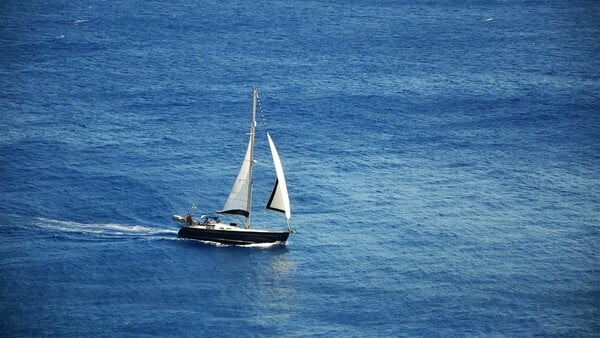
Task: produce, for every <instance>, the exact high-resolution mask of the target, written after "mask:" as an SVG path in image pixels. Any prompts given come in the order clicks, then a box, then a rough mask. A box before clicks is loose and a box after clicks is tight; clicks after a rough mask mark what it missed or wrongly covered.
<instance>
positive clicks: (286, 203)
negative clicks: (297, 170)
mask: <svg viewBox="0 0 600 338" xmlns="http://www.w3.org/2000/svg"><path fill="white" fill-rule="evenodd" d="M267 138H268V139H269V147H270V148H271V155H272V156H273V164H274V165H275V173H276V174H277V180H276V181H275V186H274V187H273V191H272V192H271V197H270V198H269V201H268V202H267V209H271V210H275V211H279V212H283V213H284V214H285V219H286V220H288V221H289V219H290V217H291V210H290V198H289V195H288V190H287V184H286V183H285V175H284V174H283V166H282V165H281V159H280V158H279V153H277V148H275V143H273V139H271V135H269V133H268V132H267Z"/></svg>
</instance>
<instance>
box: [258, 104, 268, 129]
mask: <svg viewBox="0 0 600 338" xmlns="http://www.w3.org/2000/svg"><path fill="white" fill-rule="evenodd" d="M256 99H257V100H256V102H257V103H258V111H259V112H260V120H261V122H262V125H263V128H265V132H269V129H268V128H267V119H266V118H265V111H264V110H263V107H262V104H261V103H260V96H258V97H257V98H256Z"/></svg>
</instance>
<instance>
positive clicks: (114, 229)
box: [34, 217, 177, 240]
mask: <svg viewBox="0 0 600 338" xmlns="http://www.w3.org/2000/svg"><path fill="white" fill-rule="evenodd" d="M34 226H37V227H40V228H43V229H49V230H54V231H59V232H64V233H76V234H84V235H91V236H95V237H102V238H111V239H114V238H151V239H169V240H171V239H177V230H170V229H161V228H153V227H148V226H142V225H125V224H115V223H79V222H73V221H61V220H54V219H48V218H42V217H38V218H34Z"/></svg>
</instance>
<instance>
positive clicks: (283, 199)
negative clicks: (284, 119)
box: [173, 87, 293, 245]
mask: <svg viewBox="0 0 600 338" xmlns="http://www.w3.org/2000/svg"><path fill="white" fill-rule="evenodd" d="M257 101H258V89H257V88H256V87H253V88H252V123H251V124H250V140H249V141H248V148H247V150H246V155H245V156H244V160H243V162H242V166H241V168H240V171H239V173H238V175H237V178H236V180H235V182H234V184H233V187H232V189H231V192H230V193H229V197H228V198H227V201H226V202H225V206H224V208H223V210H220V211H217V213H219V214H225V215H235V216H239V217H242V218H244V219H245V223H244V224H243V225H238V224H237V223H226V222H222V221H221V220H220V219H219V218H218V217H208V216H205V215H202V216H201V217H200V218H198V219H195V218H193V217H192V216H191V214H190V213H188V214H187V215H186V216H180V215H173V220H174V221H177V222H179V223H182V227H181V229H180V230H179V232H178V235H179V237H184V238H191V239H197V240H202V241H210V242H218V243H223V244H234V245H247V244H262V243H276V244H285V243H286V241H287V239H288V236H289V235H290V233H292V232H293V230H292V228H291V226H290V217H291V209H290V199H289V195H288V189H287V185H286V182H285V175H284V172H283V166H282V165H281V159H280V158H279V153H278V152H277V148H276V147H275V143H273V139H272V138H271V135H270V134H269V132H268V131H266V135H267V140H268V142H269V148H270V150H271V156H272V158H273V165H274V167H275V174H276V180H275V185H274V187H273V190H272V192H271V195H270V197H269V199H268V200H267V204H266V208H267V209H269V210H272V211H276V212H279V213H282V214H283V215H284V217H285V221H286V223H287V229H286V230H267V229H257V228H253V227H252V226H251V222H250V221H251V213H252V185H253V183H254V182H253V177H252V168H253V166H254V163H255V160H254V143H255V140H254V139H255V134H256V105H257ZM265 129H266V128H265Z"/></svg>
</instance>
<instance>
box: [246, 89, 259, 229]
mask: <svg viewBox="0 0 600 338" xmlns="http://www.w3.org/2000/svg"><path fill="white" fill-rule="evenodd" d="M257 98H258V89H257V88H256V86H254V87H252V123H251V125H250V146H249V149H250V173H249V176H248V180H249V185H250V186H249V187H248V205H247V208H246V210H248V217H247V218H246V228H250V217H251V216H250V215H251V213H252V168H253V167H254V136H255V130H256V100H257Z"/></svg>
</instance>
